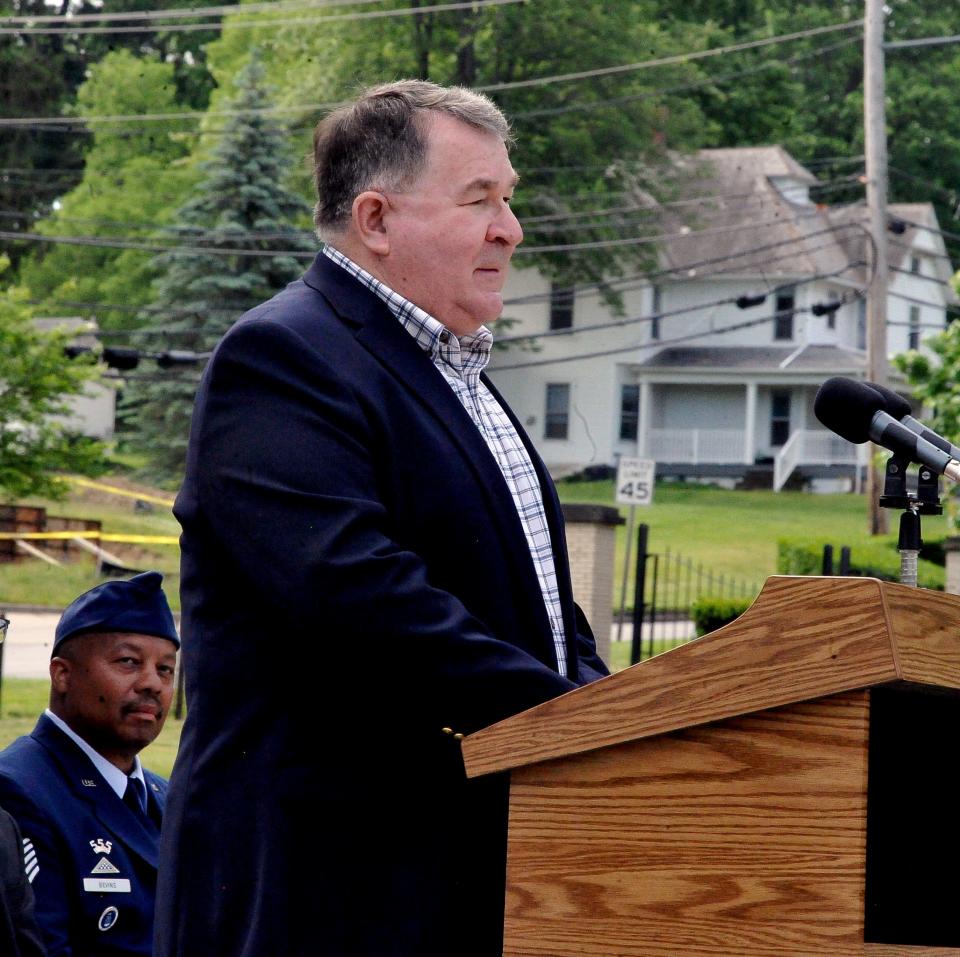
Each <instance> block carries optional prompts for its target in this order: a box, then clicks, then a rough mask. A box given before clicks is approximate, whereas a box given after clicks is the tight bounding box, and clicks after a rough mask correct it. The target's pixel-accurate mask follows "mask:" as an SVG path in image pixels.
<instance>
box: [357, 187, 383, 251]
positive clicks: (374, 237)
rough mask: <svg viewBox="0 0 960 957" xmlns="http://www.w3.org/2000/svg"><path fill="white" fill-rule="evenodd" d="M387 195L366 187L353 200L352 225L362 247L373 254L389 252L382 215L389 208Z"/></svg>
mask: <svg viewBox="0 0 960 957" xmlns="http://www.w3.org/2000/svg"><path fill="white" fill-rule="evenodd" d="M389 205H390V204H389V203H388V201H387V197H386V196H384V195H383V193H378V192H377V191H376V190H373V189H368V190H367V191H366V192H363V193H361V194H360V195H359V196H357V198H356V199H355V200H354V201H353V212H352V216H353V226H354V229H355V230H356V235H357V237H358V238H359V240H360V242H361V243H363V245H364V247H365V248H366V249H367V250H368V251H369V252H370V253H372V254H373V255H375V256H386V255H387V254H388V253H389V252H390V238H389V236H388V235H387V228H386V223H385V222H384V217H385V215H386V212H387V209H388V208H389Z"/></svg>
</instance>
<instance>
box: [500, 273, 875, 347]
mask: <svg viewBox="0 0 960 957" xmlns="http://www.w3.org/2000/svg"><path fill="white" fill-rule="evenodd" d="M861 265H865V263H861V262H853V263H849V264H847V265H846V266H845V267H844V268H843V269H839V270H836V271H835V272H830V273H818V274H817V275H814V276H807V277H804V278H803V279H797V280H791V281H790V282H787V283H782V284H780V285H778V286H776V287H774V288H773V289H771V290H770V291H769V292H768V293H766V295H768V296H769V295H773V294H774V293H775V292H779V291H780V290H783V289H793V288H796V287H797V286H802V285H804V284H806V283H810V282H818V281H820V280H823V279H835V278H836V277H837V276H840V275H842V274H843V273H845V272H847V271H848V270H850V269H854V268H856V267H857V266H861ZM743 295H744V293H743V292H742V291H741V292H739V293H738V295H736V296H733V295H731V296H724V297H722V298H720V299H714V300H711V301H709V302H700V303H696V304H693V305H689V306H679V307H677V308H676V309H662V310H659V311H658V312H656V313H652V314H649V315H643V316H633V317H630V318H627V319H612V320H610V321H606V322H598V323H590V324H589V325H581V326H568V327H567V328H565V329H548V330H546V331H542V332H531V333H517V334H516V335H512V336H511V335H507V336H497V339H496V341H497V343H499V344H503V343H511V342H526V341H529V340H532V339H536V340H540V339H553V338H564V337H571V336H575V335H577V334H578V333H581V332H596V331H597V330H600V329H622V328H623V327H625V326H630V325H634V324H636V323H641V322H652V321H653V320H655V319H670V318H673V317H676V316H681V315H686V314H688V313H691V312H702V311H703V310H704V309H715V308H717V307H718V306H728V305H732V304H734V303H736V302H737V300H738V299H740V298H741V297H742V296H743Z"/></svg>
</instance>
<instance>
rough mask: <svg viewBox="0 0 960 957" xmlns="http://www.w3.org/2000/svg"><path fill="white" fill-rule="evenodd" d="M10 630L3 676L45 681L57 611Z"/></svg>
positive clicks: (670, 630)
mask: <svg viewBox="0 0 960 957" xmlns="http://www.w3.org/2000/svg"><path fill="white" fill-rule="evenodd" d="M7 617H8V618H9V619H10V630H9V631H8V632H7V640H6V642H5V643H4V646H3V674H4V675H6V676H8V677H10V678H46V677H47V675H48V674H49V671H48V665H49V663H50V648H51V647H52V646H53V632H54V630H55V629H56V627H57V621H58V620H59V618H60V615H59V613H57V612H35V611H8V612H7ZM690 627H691V626H690V625H689V623H687V622H684V623H683V624H682V625H681V624H680V623H676V624H675V623H673V622H657V625H656V637H657V638H673V639H682V638H685V637H686V636H687V635H688V634H689V633H690V631H689V629H690ZM632 634H633V628H632V627H631V626H630V625H629V624H628V623H626V622H625V623H624V626H623V634H622V640H624V641H630V639H631V637H632ZM649 634H650V633H649V626H648V627H646V628H644V641H645V642H646V641H648V640H649ZM616 638H617V626H616V622H614V625H613V627H612V628H611V630H610V640H611V641H616Z"/></svg>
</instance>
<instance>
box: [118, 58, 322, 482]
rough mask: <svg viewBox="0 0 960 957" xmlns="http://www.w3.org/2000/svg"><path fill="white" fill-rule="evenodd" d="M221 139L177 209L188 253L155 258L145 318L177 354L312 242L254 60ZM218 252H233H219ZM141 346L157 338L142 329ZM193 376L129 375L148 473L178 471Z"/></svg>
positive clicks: (282, 278) (286, 270)
mask: <svg viewBox="0 0 960 957" xmlns="http://www.w3.org/2000/svg"><path fill="white" fill-rule="evenodd" d="M236 89H237V93H236V96H235V98H234V99H233V100H232V101H229V106H230V109H231V110H233V111H236V112H237V114H238V115H234V116H231V117H230V118H229V119H228V120H227V121H226V124H225V127H224V131H223V136H222V137H221V138H220V139H219V140H218V141H217V144H216V146H215V148H214V149H213V151H212V152H211V154H210V156H209V158H208V159H206V160H205V161H204V162H203V163H201V164H200V172H201V174H202V179H201V181H200V182H199V183H198V185H197V187H196V189H195V190H194V193H193V195H192V196H191V198H190V199H189V200H188V201H187V202H186V203H185V204H184V205H183V206H181V207H180V209H179V210H178V211H177V213H176V221H177V222H179V223H181V224H182V225H183V226H184V227H187V228H188V229H191V230H193V231H194V232H193V233H192V234H191V235H190V236H189V243H190V249H189V250H187V249H181V250H171V251H170V252H167V253H163V254H161V255H160V256H159V257H158V258H157V259H156V260H155V261H154V266H155V267H156V269H157V270H158V272H159V273H160V277H159V279H158V280H157V281H156V283H155V287H154V300H153V306H152V309H153V313H154V317H153V319H152V321H153V322H154V324H155V325H157V326H160V327H162V329H163V332H164V336H163V339H162V340H160V341H161V342H163V343H166V345H167V346H168V348H172V349H176V350H178V351H181V352H182V351H190V350H192V351H194V352H196V353H206V352H208V351H209V350H210V349H212V348H213V346H214V345H215V344H216V342H217V341H218V340H219V339H220V337H221V336H222V335H223V333H224V332H225V331H226V330H227V328H228V327H229V326H230V324H231V323H232V322H233V321H234V319H236V317H237V315H238V314H239V313H240V312H241V311H243V310H244V309H245V308H246V307H247V306H248V305H249V304H250V303H252V302H259V301H262V300H264V299H267V298H269V297H270V296H272V295H273V294H274V293H276V292H277V291H278V290H280V289H282V288H283V287H284V286H285V285H286V284H287V283H288V282H290V281H291V280H292V279H294V278H295V277H296V276H298V275H299V274H300V273H301V272H302V271H303V268H304V265H305V261H306V260H308V259H309V258H310V255H311V253H312V252H313V250H314V248H315V243H314V242H313V241H312V240H311V239H310V238H309V233H308V232H307V228H306V227H307V225H308V223H309V218H310V211H309V207H307V205H306V204H305V203H304V202H303V201H302V200H301V199H300V197H298V196H296V195H295V194H293V193H291V192H290V191H289V190H287V189H286V188H285V187H284V186H283V175H284V173H285V172H286V170H287V169H288V168H289V166H290V165H291V164H292V160H291V159H290V157H289V154H288V150H287V142H286V137H285V133H284V130H283V129H282V127H280V126H279V125H278V124H277V123H276V122H275V121H273V120H271V119H270V118H269V117H265V116H264V115H263V114H262V112H260V111H262V109H263V107H264V106H265V105H266V104H267V103H268V102H269V100H268V95H267V91H266V90H265V88H264V85H263V69H262V66H261V64H260V62H259V60H258V59H257V58H256V57H254V58H253V59H251V61H250V62H249V63H248V64H247V65H246V66H245V67H244V68H243V70H241V72H240V75H239V76H238V78H237V83H236ZM224 250H232V251H231V252H229V253H227V254H225V253H224ZM137 341H138V342H139V343H140V344H141V346H142V347H143V348H144V349H150V348H153V349H156V348H157V345H156V343H157V342H158V340H157V339H156V338H155V337H154V336H152V335H151V336H147V335H146V334H143V335H142V336H141V337H139V338H138V340H137ZM196 385H197V375H196V374H195V373H192V372H189V371H188V372H187V373H185V374H179V373H175V372H174V371H173V370H170V371H168V372H166V373H164V372H160V373H158V374H157V375H152V376H149V377H144V378H140V379H132V380H131V386H130V389H129V392H128V394H127V398H126V400H125V405H126V410H127V411H126V417H127V420H128V423H129V425H130V426H131V430H130V435H129V444H130V445H131V446H132V447H134V448H137V449H140V450H142V451H143V452H144V453H146V455H147V456H148V458H149V461H150V465H149V472H150V475H151V476H152V477H153V478H156V479H159V480H162V481H167V482H174V481H177V480H179V477H180V475H181V474H182V471H183V466H184V461H185V452H186V443H187V432H188V425H189V421H190V414H191V410H192V407H193V398H194V393H195V391H196Z"/></svg>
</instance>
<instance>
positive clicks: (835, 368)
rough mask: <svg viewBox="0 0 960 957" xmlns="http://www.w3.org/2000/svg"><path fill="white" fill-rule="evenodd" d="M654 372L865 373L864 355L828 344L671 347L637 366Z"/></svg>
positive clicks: (865, 360)
mask: <svg viewBox="0 0 960 957" xmlns="http://www.w3.org/2000/svg"><path fill="white" fill-rule="evenodd" d="M640 367H641V368H642V369H643V370H644V371H653V370H657V369H663V370H668V369H680V368H683V369H723V370H724V371H727V372H728V371H730V370H731V369H754V370H757V369H759V370H769V371H770V372H837V373H840V372H851V371H866V367H867V359H866V353H863V352H860V351H858V350H855V349H845V348H843V347H841V346H831V345H805V346H802V347H800V348H797V347H796V346H679V347H677V346H673V347H668V348H666V349H661V350H660V351H659V352H658V353H656V354H655V355H653V356H651V357H650V358H649V359H646V360H645V361H644V362H641V363H640Z"/></svg>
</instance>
